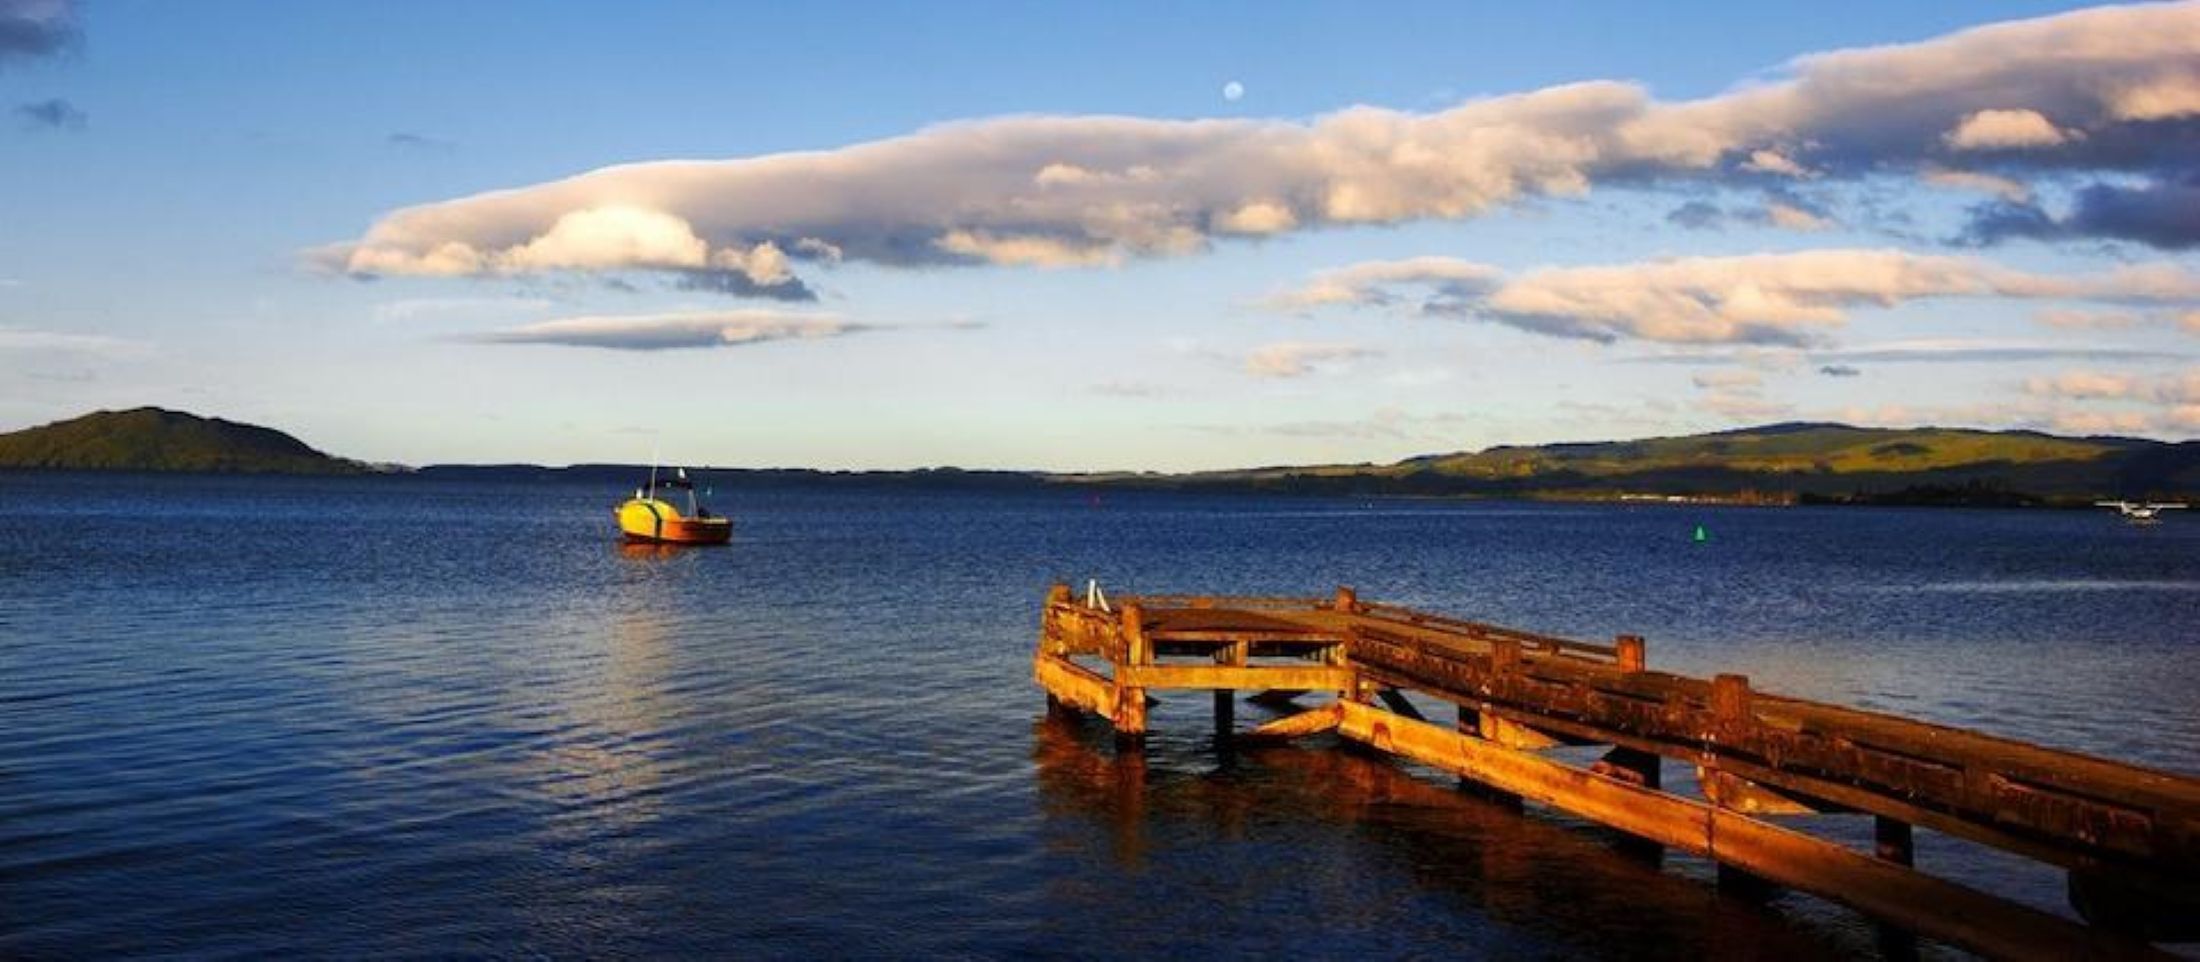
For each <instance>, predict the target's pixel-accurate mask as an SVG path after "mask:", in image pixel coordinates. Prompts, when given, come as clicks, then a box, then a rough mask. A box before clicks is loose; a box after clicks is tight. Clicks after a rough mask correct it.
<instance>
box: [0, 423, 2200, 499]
mask: <svg viewBox="0 0 2200 962" xmlns="http://www.w3.org/2000/svg"><path fill="white" fill-rule="evenodd" d="M5 468H60V469H77V470H137V471H220V472H250V473H282V474H363V473H369V472H377V471H382V470H384V469H381V468H377V467H374V466H370V465H364V464H360V463H359V462H356V461H349V460H345V459H342V458H334V457H330V456H328V455H326V454H322V453H321V452H319V451H315V450H313V449H312V448H310V447H307V446H306V445H305V443H304V442H301V441H299V440H298V439H297V438H294V437H291V436H290V435H287V434H284V433H282V432H280V431H275V430H272V429H269V428H263V427H254V426H252V425H249V424H237V423H234V422H230V421H223V420H219V419H213V418H201V417H197V416H194V415H190V414H185V413H182V412H178V411H164V410H161V409H159V408H138V409H136V410H132V411H101V412H98V413H95V414H89V415H86V416H84V417H81V418H77V419H75V420H72V421H62V422H59V423H56V424H49V425H46V426H44V427H39V428H32V429H30V430H27V431H18V432H16V433H14V434H0V469H5ZM397 470H398V471H401V472H403V473H407V474H409V475H410V476H412V477H414V478H416V479H418V480H427V481H434V480H499V481H543V482H549V481H565V482H571V481H588V482H600V483H607V484H616V485H629V484H633V483H635V482H637V481H639V480H640V479H641V478H643V477H646V476H647V474H648V471H649V468H648V467H647V466H644V465H616V464H581V465H574V466H571V467H565V468H547V467H539V466H536V465H526V464H512V465H434V466H430V467H426V468H421V469H419V470H418V471H407V470H405V469H397ZM698 470H699V472H700V473H698V478H699V479H700V480H704V481H705V482H706V483H709V484H714V485H716V486H718V487H720V488H733V489H738V488H743V487H764V486H780V485H802V486H829V487H851V488H905V489H926V490H945V489H952V490H964V491H1016V490H1043V489H1046V488H1050V487H1052V488H1061V487H1072V488H1085V489H1137V490H1163V491H1247V492H1277V493H1294V494H1345V495H1407V496H1432V497H1487V498H1555V499H1594V500H1617V499H1625V498H1630V497H1642V498H1672V497H1679V498H1709V499H1717V500H1733V501H1763V502H1776V503H1785V502H1796V501H1802V502H1836V503H1856V504H1950V505H2027V504H2066V503H2082V502H2085V501H2090V500H2093V499H2095V498H2112V497H2113V498H2147V499H2153V500H2186V501H2190V500H2200V441H2186V442H2183V443H2176V444H2172V443H2166V442H2162V441H2150V440H2145V439H2141V438H2116V437H2088V438H2067V437H2057V436H2055V435H2050V434H2041V433H2038V432H2033V431H1972V430H1961V429H1954V428H1908V429H1892V428H1858V427H1850V426H1848V425H1845V424H1815V423H1795V424H1768V425H1764V426H1761V427H1754V428H1741V429H1738V430H1733V431H1718V432H1713V433H1710V434H1693V435H1686V436H1682V437H1670V438H1645V439H1641V440H1634V441H1598V442H1591V443H1584V444H1545V445H1535V446H1510V445H1508V446H1502V447H1494V448H1489V449H1487V450H1483V451H1471V452H1457V453H1451V454H1430V455H1424V456H1421V457H1416V458H1408V459H1406V460H1403V461H1399V462H1396V463H1393V464H1332V465H1308V466H1299V467H1270V468H1252V469H1247V470H1238V471H1203V472H1196V473H1191V474H1157V473H1151V472H1115V473H1098V474H1048V473H1045V472H1038V471H965V470H961V469H957V468H927V469H923V470H916V471H814V470H807V469H801V468H774V469H765V470H753V469H698Z"/></svg>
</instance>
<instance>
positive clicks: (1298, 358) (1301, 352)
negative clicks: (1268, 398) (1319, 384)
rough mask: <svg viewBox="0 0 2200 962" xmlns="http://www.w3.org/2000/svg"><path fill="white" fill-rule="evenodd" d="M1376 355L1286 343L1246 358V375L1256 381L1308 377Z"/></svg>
mask: <svg viewBox="0 0 2200 962" xmlns="http://www.w3.org/2000/svg"><path fill="white" fill-rule="evenodd" d="M1377 353H1379V352H1376V351H1373V350H1369V349H1368V348H1364V347H1360V346H1358V345H1354V344H1339V343H1333V342H1322V341H1284V342H1281V343H1277V344H1267V345H1263V346H1261V347H1257V348H1254V349H1253V350H1252V351H1251V352H1250V353H1248V354H1246V355H1245V373H1247V374H1251V375H1253V376H1255V377H1272V378H1288V377H1304V376H1306V375H1308V374H1312V373H1314V371H1315V370H1317V369H1319V368H1322V367H1326V366H1329V365H1333V364H1338V363H1341V362H1345V361H1352V360H1356V359H1359V358H1363V357H1373V356H1375V355H1376V354H1377Z"/></svg>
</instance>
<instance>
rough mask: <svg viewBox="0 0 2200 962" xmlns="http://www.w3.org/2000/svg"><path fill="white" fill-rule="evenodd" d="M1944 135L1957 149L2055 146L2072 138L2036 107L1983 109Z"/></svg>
mask: <svg viewBox="0 0 2200 962" xmlns="http://www.w3.org/2000/svg"><path fill="white" fill-rule="evenodd" d="M1941 139H1942V140H1943V141H1945V142H1947V144H1948V146H1950V147H1953V148H1955V149H1957V150H2011V149H2023V148H2030V147H2053V146H2056V145H2058V144H2061V143H2064V142H2065V141H2067V140H2069V139H2070V135H2068V134H2065V133H2064V132H2063V131H2062V130H2061V129H2059V128H2057V127H2056V126H2055V125H2054V124H2053V123H2052V122H2050V121H2049V120H2048V119H2047V118H2046V117H2045V116H2043V115H2042V114H2041V113H2040V112H2039V111H2037V110H1981V111H1979V112H1978V113H1975V114H1972V115H1970V116H1968V117H1965V118H1963V122H1962V123H1960V124H1957V125H1956V126H1955V127H1954V129H1951V130H1949V131H1948V133H1947V134H1945V135H1943V136H1942V137H1941Z"/></svg>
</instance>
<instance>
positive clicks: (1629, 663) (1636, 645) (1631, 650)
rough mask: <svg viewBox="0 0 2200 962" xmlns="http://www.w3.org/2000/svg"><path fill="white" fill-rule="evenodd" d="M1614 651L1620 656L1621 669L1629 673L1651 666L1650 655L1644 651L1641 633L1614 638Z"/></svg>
mask: <svg viewBox="0 0 2200 962" xmlns="http://www.w3.org/2000/svg"><path fill="white" fill-rule="evenodd" d="M1612 648H1613V651H1614V652H1615V653H1616V654H1617V655H1618V656H1619V670H1620V671H1623V672H1626V673H1628V674H1634V673H1635V672H1639V671H1643V670H1645V669H1646V668H1648V667H1649V655H1648V653H1647V652H1645V651H1643V645H1642V636H1641V635H1621V636H1619V637H1617V638H1614V639H1612Z"/></svg>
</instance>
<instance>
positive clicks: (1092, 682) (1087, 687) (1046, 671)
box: [1031, 654, 1115, 716]
mask: <svg viewBox="0 0 2200 962" xmlns="http://www.w3.org/2000/svg"><path fill="white" fill-rule="evenodd" d="M1031 674H1032V677H1033V678H1034V679H1036V680H1037V681H1038V682H1039V687H1041V688H1044V689H1046V691H1047V694H1050V695H1053V696H1054V698H1055V700H1056V701H1059V702H1061V703H1062V704H1065V705H1068V706H1070V707H1071V708H1076V709H1078V710H1080V711H1087V712H1091V713H1093V714H1095V715H1101V716H1112V715H1114V713H1115V686H1114V685H1112V684H1109V683H1108V680H1107V679H1105V678H1102V677H1100V676H1099V675H1097V674H1094V673H1092V672H1090V671H1087V670H1085V668H1084V666H1082V665H1079V664H1076V663H1074V662H1071V661H1069V660H1067V659H1064V658H1058V657H1055V656H1054V655H1049V654H1041V655H1039V656H1038V657H1036V658H1033V659H1032V660H1031Z"/></svg>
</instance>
